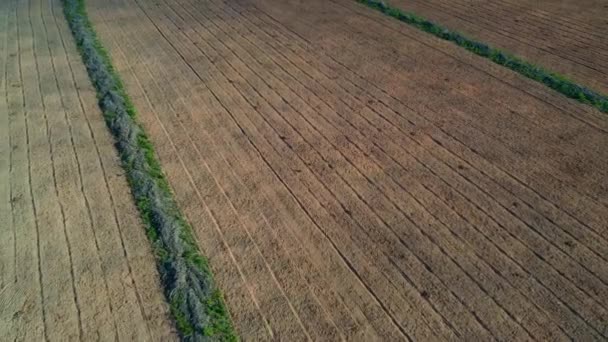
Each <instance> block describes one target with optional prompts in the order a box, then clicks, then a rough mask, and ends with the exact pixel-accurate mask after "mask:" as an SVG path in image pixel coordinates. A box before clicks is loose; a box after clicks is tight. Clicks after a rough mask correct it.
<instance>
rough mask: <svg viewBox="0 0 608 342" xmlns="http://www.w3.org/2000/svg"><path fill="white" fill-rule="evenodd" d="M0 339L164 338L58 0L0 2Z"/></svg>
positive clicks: (160, 303)
mask: <svg viewBox="0 0 608 342" xmlns="http://www.w3.org/2000/svg"><path fill="white" fill-rule="evenodd" d="M0 75H1V76H0V120H1V121H0V139H1V141H0V178H1V180H0V195H1V199H0V206H1V207H0V232H1V238H0V341H43V340H47V341H48V340H51V341H73V340H83V341H93V340H121V341H134V340H173V339H175V338H176V335H175V332H174V328H173V326H172V323H171V321H170V319H169V317H168V307H167V305H166V304H165V302H164V296H163V294H162V291H161V289H160V287H159V279H158V278H159V276H158V273H157V272H156V268H155V260H154V257H153V255H152V253H151V249H150V245H149V242H148V240H147V238H146V236H145V232H144V229H143V226H142V225H141V223H140V221H139V218H138V214H137V210H136V209H135V206H134V204H133V202H132V197H131V194H130V193H129V190H128V189H129V188H128V185H127V183H126V179H125V177H124V175H123V171H122V168H121V166H120V162H119V160H118V156H117V154H116V151H115V149H114V146H113V141H112V138H111V136H110V134H109V132H108V129H107V128H106V127H105V123H104V121H103V117H102V115H101V112H100V111H99V108H98V107H97V103H96V98H95V91H94V89H93V87H92V85H91V84H90V81H89V79H88V76H87V73H86V70H85V68H84V66H83V65H82V63H81V61H80V56H79V54H78V52H77V50H76V46H75V45H74V42H73V39H72V36H71V33H70V31H69V29H68V27H67V23H66V22H65V19H64V16H63V9H62V7H61V1H60V0H51V1H42V0H31V1H25V0H24V1H21V0H19V1H17V0H10V1H2V2H0Z"/></svg>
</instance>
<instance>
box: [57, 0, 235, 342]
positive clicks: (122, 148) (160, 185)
mask: <svg viewBox="0 0 608 342" xmlns="http://www.w3.org/2000/svg"><path fill="white" fill-rule="evenodd" d="M64 9H65V15H66V17H67V19H68V22H69V24H70V27H71V29H72V33H73V35H74V38H75V40H76V43H77V45H78V47H79V49H80V52H81V55H82V58H83V61H84V63H85V65H86V67H87V70H88V72H89V76H90V78H91V80H92V82H93V84H94V85H95V87H96V89H97V94H98V98H99V105H100V107H101V109H102V111H103V113H104V116H105V119H106V122H107V124H108V127H109V128H110V130H111V131H112V133H113V134H114V137H115V139H116V146H117V148H118V151H119V153H120V157H121V159H122V162H123V166H124V168H125V170H126V171H127V177H128V180H129V183H130V185H131V188H132V192H133V196H134V198H135V201H136V203H137V206H138V208H139V210H140V212H141V215H142V218H143V220H144V222H145V224H146V226H147V231H148V236H149V238H150V240H151V241H152V243H153V245H154V248H155V250H156V253H157V257H158V262H159V270H160V272H161V275H162V283H163V286H164V287H165V294H166V296H167V298H168V300H169V302H170V305H171V310H172V313H173V316H174V318H175V320H176V322H177V326H178V329H179V332H180V333H181V335H182V337H183V338H184V339H185V340H196V341H198V340H205V339H221V340H236V336H235V335H234V332H233V330H232V326H231V322H230V317H229V314H228V312H227V311H226V309H225V307H224V303H223V299H222V296H221V294H220V292H219V291H218V290H217V289H216V288H215V286H214V282H213V278H212V275H211V272H210V270H209V268H208V266H207V263H206V261H205V259H204V258H203V257H202V256H201V254H200V252H199V251H198V246H197V245H196V242H195V239H194V237H193V236H192V233H191V229H190V227H189V226H188V224H187V223H186V221H185V220H184V219H183V218H182V217H181V214H180V212H179V209H178V208H177V207H176V205H175V203H174V201H173V199H172V195H171V190H170V188H169V186H168V184H167V182H166V181H165V179H164V176H163V172H162V170H161V168H160V165H159V164H158V162H157V161H156V159H155V155H154V151H153V147H152V145H151V143H150V141H149V140H148V138H147V137H146V135H145V133H144V132H143V130H142V129H141V127H140V126H139V124H137V122H136V121H135V118H136V114H135V109H134V107H133V105H132V104H131V102H130V100H129V99H128V96H127V95H126V93H125V91H124V90H123V87H122V84H121V82H120V80H119V77H118V76H117V75H116V73H115V72H114V70H113V68H112V66H111V63H110V59H109V57H108V56H107V54H106V53H105V51H104V49H103V48H102V46H101V45H100V43H99V41H98V40H97V38H96V36H95V32H94V31H93V28H92V27H91V25H90V23H89V21H88V18H87V15H86V11H85V6H84V0H64Z"/></svg>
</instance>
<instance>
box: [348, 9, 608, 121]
mask: <svg viewBox="0 0 608 342" xmlns="http://www.w3.org/2000/svg"><path fill="white" fill-rule="evenodd" d="M356 1H357V2H359V3H362V4H364V5H367V6H368V7H371V8H373V9H375V10H377V11H380V12H382V13H384V14H386V15H389V16H391V17H393V18H395V19H397V20H399V21H402V22H404V23H406V24H409V25H412V26H414V27H417V28H419V29H421V30H422V31H425V32H428V33H430V34H432V35H434V36H436V37H439V38H441V39H444V40H448V41H451V42H453V43H455V44H456V45H458V46H461V47H463V48H465V49H467V50H469V51H471V52H473V53H474V54H476V55H479V56H481V57H485V58H488V59H490V60H491V61H492V62H494V63H496V64H499V65H502V66H505V67H507V68H509V69H511V70H513V71H515V72H517V73H519V74H521V75H523V76H525V77H528V78H530V79H533V80H535V81H537V82H540V83H542V84H544V85H546V86H548V87H549V88H551V89H553V90H556V91H558V92H560V93H562V94H564V95H566V96H567V97H569V98H572V99H575V100H578V101H579V102H582V103H585V104H588V105H591V106H593V107H595V108H597V109H599V110H600V111H602V112H604V113H608V96H606V95H603V94H600V93H598V92H595V91H593V90H591V89H588V88H585V87H583V86H580V85H578V84H576V83H574V82H573V81H571V80H569V79H567V78H566V77H564V76H562V75H559V74H557V73H554V72H550V71H547V70H545V69H543V68H541V67H538V66H536V65H533V64H532V63H529V62H526V61H524V60H523V59H521V58H519V57H516V56H513V55H511V54H508V53H505V52H503V51H500V50H499V49H495V48H493V47H490V46H488V45H486V44H484V43H480V42H476V41H474V40H472V39H470V38H467V37H465V36H463V35H462V34H460V33H458V32H454V31H450V30H448V29H446V28H444V27H441V26H440V25H437V24H435V23H433V22H430V21H428V20H426V19H424V18H422V17H419V16H417V15H416V14H413V13H408V12H404V11H401V10H400V9H398V8H394V7H391V6H389V5H387V4H385V3H384V2H383V1H380V0H356Z"/></svg>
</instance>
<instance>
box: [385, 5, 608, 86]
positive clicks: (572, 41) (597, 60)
mask: <svg viewBox="0 0 608 342" xmlns="http://www.w3.org/2000/svg"><path fill="white" fill-rule="evenodd" d="M386 3H387V4H390V5H391V6H394V7H397V8H401V9H403V10H405V11H410V12H414V13H416V14H419V15H421V16H423V17H425V18H427V19H429V20H431V21H434V22H436V23H438V24H440V25H442V26H444V27H447V28H449V29H452V30H456V31H459V32H462V33H464V34H465V35H467V36H468V37H471V38H473V39H476V40H478V41H481V42H484V43H486V44H489V45H491V46H493V47H496V48H500V49H503V50H505V51H507V52H510V53H514V54H516V55H518V56H521V57H523V58H524V59H526V60H528V61H529V62H532V63H534V64H537V65H540V66H542V67H544V68H546V69H548V70H551V71H556V72H559V73H560V74H563V75H566V76H568V77H569V78H571V79H573V80H574V81H576V82H578V83H580V84H582V85H585V86H587V87H590V88H592V89H594V90H596V91H600V92H602V93H605V94H606V93H608V19H607V18H608V4H607V3H606V1H601V0H585V1H580V0H566V1H549V0H542V1H532V0H507V1H498V0H492V1H486V0H484V1H480V0H456V1H452V0H389V1H387V2H386Z"/></svg>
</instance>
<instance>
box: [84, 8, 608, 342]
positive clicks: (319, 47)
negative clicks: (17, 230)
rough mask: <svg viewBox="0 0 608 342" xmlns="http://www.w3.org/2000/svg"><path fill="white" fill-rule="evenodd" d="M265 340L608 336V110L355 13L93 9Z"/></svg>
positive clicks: (223, 284)
mask: <svg viewBox="0 0 608 342" xmlns="http://www.w3.org/2000/svg"><path fill="white" fill-rule="evenodd" d="M88 4H89V5H88V10H89V14H90V16H91V19H92V21H93V23H94V25H95V28H96V30H97V31H98V33H99V34H100V38H101V40H102V42H103V45H104V46H106V47H107V48H108V50H109V52H110V54H111V56H112V59H113V61H114V63H115V66H116V67H117V70H118V71H119V73H120V74H121V76H122V77H123V79H124V81H125V83H126V86H127V91H128V92H129V94H130V95H131V97H132V98H133V100H134V102H135V105H136V107H137V108H138V111H139V114H140V120H141V122H142V124H143V126H144V127H145V129H146V130H147V132H148V134H149V135H150V137H151V139H152V141H153V143H154V145H155V147H156V150H157V152H158V155H159V158H160V160H161V163H162V166H163V168H164V170H165V172H166V173H167V176H168V179H169V181H170V184H171V186H172V188H173V190H174V191H175V195H176V197H177V199H178V201H179V203H180V205H181V208H182V209H183V211H184V213H185V214H186V216H187V218H188V220H189V221H190V222H191V223H192V226H193V227H194V229H195V231H196V233H197V236H198V240H199V243H200V246H201V248H202V249H203V251H204V253H205V254H206V255H207V256H208V257H209V259H210V264H211V267H212V269H213V271H214V272H215V275H216V279H217V281H218V283H219V286H220V288H221V289H222V291H223V293H224V294H225V296H226V300H227V303H228V306H229V309H230V312H231V315H232V317H233V319H234V321H235V324H236V327H237V330H238V332H239V333H240V334H241V335H242V336H243V338H244V339H246V340H270V339H281V340H300V339H315V340H322V339H358V340H375V339H384V340H389V341H392V340H408V339H409V340H427V341H434V340H443V339H446V340H453V339H459V340H467V341H486V340H494V339H498V340H532V339H536V340H551V341H554V340H568V339H577V340H585V341H588V340H603V339H606V338H607V337H608V307H607V305H606V303H608V263H607V261H608V239H607V238H606V236H607V235H606V233H607V232H608V225H607V222H608V181H606V179H607V178H606V175H607V173H608V168H606V165H608V163H607V162H608V149H606V148H605V146H606V144H607V143H608V120H606V117H605V115H604V114H601V113H599V112H597V111H595V110H593V109H591V108H589V107H586V106H583V105H581V104H579V103H577V102H574V101H571V100H568V99H566V98H564V97H563V96H561V95H560V94H557V93H555V92H553V91H551V90H549V89H547V88H546V87H544V86H542V85H540V84H538V83H535V82H532V81H530V80H527V79H524V78H522V77H520V76H518V75H517V74H514V73H512V72H511V71H509V70H507V69H505V68H502V67H500V66H497V65H494V64H492V63H491V62H489V61H487V60H484V59H481V58H478V57H476V56H474V55H471V54H470V53H468V52H466V51H464V50H462V49H460V48H458V47H455V46H454V45H453V44H451V43H449V42H445V41H441V40H438V39H435V38H433V37H431V36H429V35H426V34H424V33H422V32H420V31H417V30H415V29H412V28H410V27H408V26H406V25H403V24H401V23H399V22H397V21H395V20H392V19H391V18H387V17H385V16H382V15H381V14H379V13H376V12H373V11H371V10H369V9H368V8H366V7H364V6H362V5H359V4H357V3H356V2H354V1H348V0H335V1H321V0H307V1H297V0H285V1H278V0H276V1H262V0H240V1H222V0H90V1H88Z"/></svg>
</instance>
